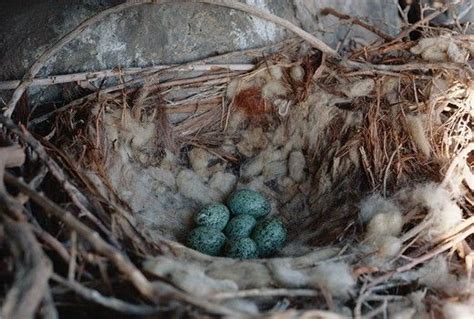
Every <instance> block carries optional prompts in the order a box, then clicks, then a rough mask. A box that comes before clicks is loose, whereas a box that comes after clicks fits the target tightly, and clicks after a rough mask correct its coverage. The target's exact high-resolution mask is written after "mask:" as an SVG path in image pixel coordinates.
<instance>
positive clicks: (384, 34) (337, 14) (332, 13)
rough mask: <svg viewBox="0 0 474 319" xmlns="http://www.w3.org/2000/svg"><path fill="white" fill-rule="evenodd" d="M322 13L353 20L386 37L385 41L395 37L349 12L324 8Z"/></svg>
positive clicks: (352, 21)
mask: <svg viewBox="0 0 474 319" xmlns="http://www.w3.org/2000/svg"><path fill="white" fill-rule="evenodd" d="M321 14H322V15H328V14H330V15H333V16H335V17H337V18H339V19H341V20H349V22H351V23H353V24H356V25H358V26H361V27H363V28H364V29H367V30H369V31H370V32H372V33H374V34H376V35H378V36H379V37H381V38H382V39H384V40H385V41H393V40H394V39H395V38H394V37H392V36H391V35H388V34H387V33H385V32H383V31H380V30H379V29H377V28H376V27H374V26H373V25H370V24H368V23H366V22H364V21H362V20H359V19H357V18H353V17H351V16H350V15H348V14H343V13H340V12H338V11H336V10H335V9H333V8H324V9H322V10H321Z"/></svg>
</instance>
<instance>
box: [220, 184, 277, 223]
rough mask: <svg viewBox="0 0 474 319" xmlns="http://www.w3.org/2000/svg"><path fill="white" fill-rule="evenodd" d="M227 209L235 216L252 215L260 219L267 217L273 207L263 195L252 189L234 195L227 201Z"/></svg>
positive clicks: (239, 191)
mask: <svg viewBox="0 0 474 319" xmlns="http://www.w3.org/2000/svg"><path fill="white" fill-rule="evenodd" d="M227 207H229V209H230V211H231V212H232V214H234V215H241V214H245V215H250V216H253V217H255V218H260V217H263V216H265V215H267V214H268V213H269V212H270V210H271V206H270V203H269V202H268V200H266V198H265V197H263V196H262V195H261V194H259V193H257V192H256V191H254V190H251V189H240V190H238V191H236V192H234V193H232V194H231V195H230V197H229V199H228V200H227Z"/></svg>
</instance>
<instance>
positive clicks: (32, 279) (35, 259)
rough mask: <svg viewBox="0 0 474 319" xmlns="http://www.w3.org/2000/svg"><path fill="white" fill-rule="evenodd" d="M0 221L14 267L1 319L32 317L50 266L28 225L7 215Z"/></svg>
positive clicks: (43, 289) (45, 288)
mask: <svg viewBox="0 0 474 319" xmlns="http://www.w3.org/2000/svg"><path fill="white" fill-rule="evenodd" d="M0 220H1V221H2V222H3V226H4V228H5V236H6V237H7V238H8V240H9V243H10V247H11V251H12V253H13V255H14V257H15V268H16V270H15V282H14V283H13V286H12V287H11V288H10V291H9V292H8V294H7V296H6V297H5V301H4V303H3V306H2V311H1V314H2V318H5V319H17V318H34V315H35V312H36V310H37V309H38V306H39V305H40V303H41V301H42V300H43V298H44V297H45V294H46V293H47V291H48V289H49V287H48V280H49V277H50V276H51V273H52V264H51V262H50V260H49V259H48V258H47V257H46V256H45V255H44V253H43V251H42V249H41V247H40V245H39V243H38V242H37V240H36V238H35V236H34V235H33V233H32V231H31V228H30V227H29V225H28V224H25V223H19V222H15V221H12V220H11V219H10V218H8V217H7V216H2V217H1V218H0Z"/></svg>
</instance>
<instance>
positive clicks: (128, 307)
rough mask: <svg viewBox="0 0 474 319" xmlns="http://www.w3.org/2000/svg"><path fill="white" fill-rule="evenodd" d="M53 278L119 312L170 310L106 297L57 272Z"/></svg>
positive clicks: (93, 300) (91, 299) (150, 313)
mask: <svg viewBox="0 0 474 319" xmlns="http://www.w3.org/2000/svg"><path fill="white" fill-rule="evenodd" d="M51 278H52V279H53V280H54V281H56V282H58V283H60V284H61V285H63V286H65V287H67V288H69V289H71V290H73V291H74V292H75V293H77V294H78V295H80V296H82V297H83V298H84V299H86V300H89V301H92V302H95V303H97V304H99V305H102V306H104V307H106V308H109V309H112V310H115V311H118V312H122V313H126V314H128V315H134V316H149V315H153V314H157V313H160V312H163V311H168V310H169V309H167V308H161V307H152V306H148V305H135V304H131V303H128V302H125V301H123V300H120V299H117V298H114V297H106V296H104V295H102V294H101V293H100V292H98V291H97V290H93V289H90V288H87V287H85V286H83V285H81V284H80V283H78V282H77V281H71V280H66V279H64V278H62V277H61V276H58V275H56V274H53V275H52V277H51Z"/></svg>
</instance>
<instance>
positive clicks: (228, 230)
mask: <svg viewBox="0 0 474 319" xmlns="http://www.w3.org/2000/svg"><path fill="white" fill-rule="evenodd" d="M255 225H257V220H256V219H255V218H253V217H252V216H250V215H238V216H235V217H234V218H232V219H231V220H230V221H229V223H228V224H227V226H226V227H225V228H224V234H225V235H226V236H227V239H229V240H236V239H239V238H243V237H250V234H251V233H252V230H253V228H254V227H255Z"/></svg>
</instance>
